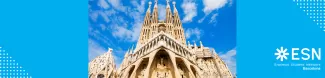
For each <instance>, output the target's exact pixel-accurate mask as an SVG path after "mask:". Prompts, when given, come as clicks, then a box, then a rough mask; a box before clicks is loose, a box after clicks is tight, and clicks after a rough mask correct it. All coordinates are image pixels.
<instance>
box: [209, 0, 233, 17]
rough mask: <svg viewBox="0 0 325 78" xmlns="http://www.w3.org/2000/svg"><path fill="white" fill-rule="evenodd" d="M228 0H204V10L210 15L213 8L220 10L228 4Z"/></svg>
mask: <svg viewBox="0 0 325 78" xmlns="http://www.w3.org/2000/svg"><path fill="white" fill-rule="evenodd" d="M227 2H228V1H227V0H203V4H204V6H205V7H204V9H203V12H204V13H205V14H206V15H208V14H209V13H211V11H213V10H218V9H219V8H222V7H223V6H225V5H226V4H227Z"/></svg>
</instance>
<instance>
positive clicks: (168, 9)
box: [166, 0, 173, 23]
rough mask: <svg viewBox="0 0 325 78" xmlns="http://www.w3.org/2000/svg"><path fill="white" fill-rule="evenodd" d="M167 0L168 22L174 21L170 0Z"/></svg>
mask: <svg viewBox="0 0 325 78" xmlns="http://www.w3.org/2000/svg"><path fill="white" fill-rule="evenodd" d="M166 2H167V6H166V23H172V20H173V18H172V12H171V10H170V6H169V0H166Z"/></svg>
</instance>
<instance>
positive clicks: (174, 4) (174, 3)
mask: <svg viewBox="0 0 325 78" xmlns="http://www.w3.org/2000/svg"><path fill="white" fill-rule="evenodd" d="M173 6H174V13H175V12H177V9H176V2H175V1H173Z"/></svg>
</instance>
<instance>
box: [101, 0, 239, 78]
mask: <svg viewBox="0 0 325 78" xmlns="http://www.w3.org/2000/svg"><path fill="white" fill-rule="evenodd" d="M166 2H167V5H166V19H165V20H158V13H159V12H158V1H157V0H155V2H154V7H153V12H152V13H151V11H150V8H151V4H152V3H151V2H149V7H148V9H147V11H146V15H145V18H144V22H143V25H142V29H141V33H140V36H139V40H138V43H137V45H136V46H135V48H134V47H133V46H132V48H131V49H129V50H128V51H127V52H125V56H124V60H123V62H122V63H121V65H120V68H119V69H118V70H117V72H116V73H117V75H116V77H117V78H232V77H233V76H232V74H231V72H230V71H229V69H228V67H227V65H226V64H225V63H224V62H223V61H222V59H220V58H219V57H218V55H217V54H216V52H215V51H214V49H212V48H208V47H204V46H203V44H202V42H201V41H200V45H199V46H197V45H196V43H193V44H190V43H189V42H188V43H187V44H186V40H185V36H184V29H183V27H182V23H181V20H180V16H179V15H178V11H177V9H176V3H175V2H173V13H172V10H171V7H170V5H169V3H170V2H169V0H167V1H166ZM105 77H106V76H105Z"/></svg>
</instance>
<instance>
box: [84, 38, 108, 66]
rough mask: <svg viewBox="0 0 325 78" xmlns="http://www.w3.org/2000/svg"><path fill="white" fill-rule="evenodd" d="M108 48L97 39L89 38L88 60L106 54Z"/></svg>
mask: <svg viewBox="0 0 325 78" xmlns="http://www.w3.org/2000/svg"><path fill="white" fill-rule="evenodd" d="M105 52H107V50H106V49H105V48H104V47H101V46H100V45H99V44H98V43H97V42H96V41H94V40H92V39H88V61H91V60H93V59H94V58H95V57H97V56H99V55H102V54H104V53H105Z"/></svg>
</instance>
